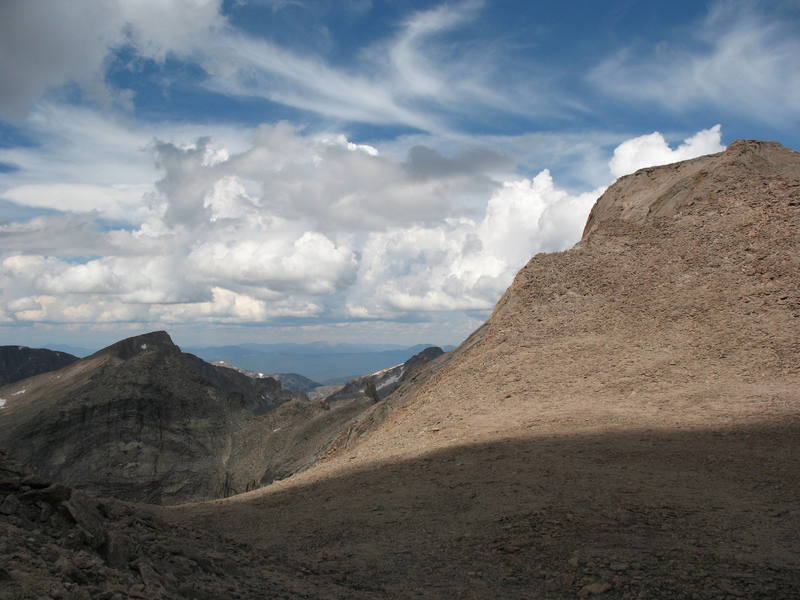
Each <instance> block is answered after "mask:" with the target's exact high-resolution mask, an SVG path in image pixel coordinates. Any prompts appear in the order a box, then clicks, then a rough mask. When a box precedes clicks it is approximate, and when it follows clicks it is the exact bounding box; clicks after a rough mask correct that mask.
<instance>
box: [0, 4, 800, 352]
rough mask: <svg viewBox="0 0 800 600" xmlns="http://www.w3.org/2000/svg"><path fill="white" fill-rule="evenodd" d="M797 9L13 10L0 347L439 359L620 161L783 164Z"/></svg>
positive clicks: (791, 134) (3, 41)
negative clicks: (158, 341) (420, 346)
mask: <svg viewBox="0 0 800 600" xmlns="http://www.w3.org/2000/svg"><path fill="white" fill-rule="evenodd" d="M798 31H800V6H799V5H797V4H796V3H791V2H777V3H768V2H744V1H735V0H734V1H716V2H709V3H697V2H672V3H669V4H662V3H648V2H636V1H617V2H609V3H596V2H588V1H587V2H585V3H582V5H581V7H580V9H576V8H575V6H574V5H573V4H570V5H569V6H567V5H565V3H556V2H546V3H527V2H513V1H507V2H492V3H489V2H480V1H474V0H465V1H461V2H430V1H415V2H406V3H402V6H399V5H397V4H396V3H388V2H379V1H377V0H376V1H370V0H346V1H342V2H336V3H330V2H311V1H309V2H306V1H302V0H250V1H246V0H235V1H224V2H223V1H221V0H160V1H155V0H152V1H143V2H137V3H129V2H123V1H121V0H120V1H117V2H113V1H112V2H109V1H101V0H76V1H74V2H69V3H53V2H48V1H44V0H11V1H7V2H4V3H3V4H2V6H0V80H2V81H3V82H4V83H3V85H2V87H0V340H2V341H1V342H0V343H2V344H13V343H17V344H26V345H31V346H39V345H48V344H52V343H61V344H63V343H69V344H73V345H75V346H84V347H86V346H89V347H99V346H102V345H105V344H107V343H111V342H113V341H115V340H117V339H119V338H122V337H127V336H129V335H134V334H137V333H141V332H144V331H151V330H156V329H167V330H168V331H169V332H170V334H171V335H172V336H173V339H174V340H175V341H176V343H178V344H179V345H195V346H196V345H220V344H226V343H240V342H277V341H293V342H310V341H316V340H324V341H335V342H361V343H366V342H368V343H396V344H407V345H412V344H415V343H419V342H428V343H434V344H442V345H443V344H457V343H458V342H460V341H461V340H462V339H463V338H464V337H465V336H466V335H468V334H469V333H470V332H471V331H472V330H474V329H475V328H476V327H477V326H478V325H480V323H482V322H483V321H484V320H485V319H486V317H487V316H488V315H489V313H490V312H491V310H492V308H493V306H494V304H495V302H496V301H497V299H498V298H499V296H500V295H501V294H502V293H503V291H504V290H505V289H506V287H507V286H508V285H509V283H510V282H511V280H512V278H513V277H514V275H515V273H516V272H517V270H518V269H519V268H520V267H521V266H522V265H523V264H525V262H526V261H527V260H528V259H529V258H530V257H531V256H532V255H533V254H535V253H537V252H540V251H557V250H563V249H566V248H568V247H570V246H571V245H572V244H574V243H575V241H577V240H578V238H579V237H580V233H581V229H582V227H583V224H584V222H585V219H586V216H587V214H588V212H589V209H590V208H591V206H592V204H593V202H594V201H595V200H596V199H597V197H598V196H599V195H600V194H601V193H602V191H603V190H604V189H605V187H606V186H608V185H609V184H610V183H612V182H613V181H614V179H615V178H616V177H619V176H621V175H624V174H627V173H630V172H632V171H634V170H636V169H638V168H641V167H645V166H652V165H657V164H665V163H669V162H674V161H677V160H684V159H687V158H692V157H695V156H700V155H703V154H708V153H712V152H718V151H720V150H722V149H723V148H724V147H725V145H726V144H727V143H730V142H731V141H733V140H734V139H737V138H742V137H746V138H759V139H777V140H779V141H781V143H783V144H785V145H787V146H789V147H793V148H800V128H798V125H800V71H798V69H797V64H796V62H797V56H800V35H799V34H798Z"/></svg>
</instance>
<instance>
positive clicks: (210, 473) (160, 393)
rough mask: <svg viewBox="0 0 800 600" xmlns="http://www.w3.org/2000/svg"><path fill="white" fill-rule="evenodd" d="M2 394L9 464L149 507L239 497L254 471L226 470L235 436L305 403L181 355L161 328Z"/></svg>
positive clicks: (1, 435) (0, 416) (0, 417)
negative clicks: (240, 485)
mask: <svg viewBox="0 0 800 600" xmlns="http://www.w3.org/2000/svg"><path fill="white" fill-rule="evenodd" d="M0 397H2V398H4V399H5V400H6V402H5V406H4V407H3V408H2V411H1V412H0V445H2V447H4V448H6V449H7V450H9V451H10V452H11V453H12V454H13V456H14V457H15V458H16V459H18V460H20V461H22V462H23V463H24V464H25V465H26V466H28V467H29V468H31V469H32V470H34V471H35V472H36V473H38V474H40V475H43V476H47V477H51V478H53V479H54V480H56V481H59V482H62V483H67V484H69V485H73V486H75V487H80V488H85V489H87V490H91V491H92V492H94V493H98V494H101V495H108V496H114V497H117V498H124V499H129V500H135V501H142V502H151V503H176V502H182V501H187V500H201V499H210V498H217V497H221V496H226V495H229V494H230V493H233V492H234V491H236V490H237V488H236V482H238V481H240V480H242V481H244V480H249V479H252V478H254V477H256V475H257V473H250V472H247V473H239V472H237V471H236V470H233V469H232V468H231V467H229V465H228V463H229V459H230V454H231V451H232V448H233V447H234V445H235V444H236V443H239V442H238V440H237V439H236V438H237V435H238V432H239V431H240V430H241V429H242V428H243V427H245V426H247V424H248V422H249V421H252V420H254V419H258V418H259V417H260V416H261V415H264V414H267V413H269V412H270V411H272V410H274V409H275V408H277V407H279V406H280V405H282V404H284V403H285V402H287V401H289V400H293V399H295V400H300V401H302V400H303V399H305V396H303V395H302V394H295V393H292V392H287V391H285V390H282V389H281V386H280V383H279V382H278V381H276V380H275V379H272V378H258V379H254V378H251V377H247V376H245V375H242V374H240V373H237V372H236V371H234V370H231V369H226V368H222V367H215V366H213V365H210V364H208V363H206V362H204V361H202V360H200V359H199V358H197V357H195V356H193V355H191V354H185V353H182V352H181V351H180V349H179V348H178V347H177V346H175V345H174V344H173V343H172V340H171V339H170V338H169V336H168V335H167V334H166V333H165V332H163V331H162V332H155V333H150V334H146V335H141V336H137V337H134V338H129V339H127V340H123V341H121V342H118V343H116V344H114V345H112V346H109V347H108V348H105V349H104V350H101V351H99V352H97V353H95V354H93V355H92V356H89V357H87V358H85V359H83V360H80V361H77V362H74V363H72V364H71V365H69V366H67V367H65V368H63V369H60V370H58V371H53V372H50V373H45V374H42V375H38V376H36V377H32V378H29V379H25V380H23V381H19V382H17V383H14V384H10V385H6V386H4V387H0ZM258 474H260V473H258Z"/></svg>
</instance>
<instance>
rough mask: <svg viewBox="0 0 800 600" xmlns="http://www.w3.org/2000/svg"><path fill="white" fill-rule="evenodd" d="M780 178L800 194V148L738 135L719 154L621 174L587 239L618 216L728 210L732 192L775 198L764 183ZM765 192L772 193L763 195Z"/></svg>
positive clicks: (635, 219)
mask: <svg viewBox="0 0 800 600" xmlns="http://www.w3.org/2000/svg"><path fill="white" fill-rule="evenodd" d="M779 181H780V184H779V185H780V187H782V188H783V189H784V190H786V189H792V188H793V189H794V190H795V196H796V195H797V194H798V193H800V189H798V186H800V152H796V151H794V150H791V149H789V148H786V147H785V146H782V145H781V144H779V143H778V142H771V141H759V140H736V141H735V142H733V143H732V144H731V145H730V146H728V148H727V149H726V150H725V151H724V152H720V153H718V154H709V155H707V156H701V157H699V158H695V159H691V160H686V161H683V162H678V163H673V164H669V165H663V166H659V167H648V168H645V169H639V170H638V171H636V172H635V173H632V174H630V175H626V176H624V177H620V179H619V180H617V182H616V183H615V184H614V185H612V186H611V187H610V188H608V190H606V192H605V193H604V194H603V195H602V196H601V197H600V199H599V200H598V201H597V202H596V203H595V205H594V207H593V208H592V211H591V213H590V214H589V219H588V220H587V222H586V227H585V228H584V231H583V238H582V240H583V241H585V240H587V239H588V238H589V237H591V235H592V234H594V233H595V232H596V231H598V230H601V229H602V228H603V224H604V223H610V222H613V221H620V220H621V221H626V222H628V223H632V224H643V223H645V222H646V221H651V220H653V219H657V218H659V217H674V216H677V215H687V214H690V213H691V214H701V213H706V214H707V213H710V212H718V211H720V210H723V211H724V210H725V208H726V205H728V204H729V203H730V202H731V200H732V198H733V197H735V196H741V195H742V194H745V193H746V194H749V195H750V196H760V198H762V202H763V203H768V202H772V201H774V200H775V199H776V196H775V194H774V193H772V192H773V190H771V189H770V190H767V188H766V187H765V186H767V187H769V186H770V185H772V184H775V183H777V182H779ZM758 186H761V187H760V188H759V189H756V187H758ZM745 190H746V191H745ZM764 191H769V192H770V193H761V194H759V192H764ZM784 195H785V194H784ZM779 196H780V194H779Z"/></svg>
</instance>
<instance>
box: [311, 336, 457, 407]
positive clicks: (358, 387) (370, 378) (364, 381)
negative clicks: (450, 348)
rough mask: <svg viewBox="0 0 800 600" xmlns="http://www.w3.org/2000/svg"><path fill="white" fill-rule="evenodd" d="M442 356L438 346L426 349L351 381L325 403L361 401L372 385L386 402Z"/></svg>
mask: <svg viewBox="0 0 800 600" xmlns="http://www.w3.org/2000/svg"><path fill="white" fill-rule="evenodd" d="M442 354H444V351H443V350H442V349H441V348H439V347H437V346H430V347H429V348H425V349H424V350H423V351H422V352H419V353H417V354H415V355H414V356H412V357H411V358H409V359H408V360H407V361H405V362H403V363H401V364H399V365H395V366H393V367H388V368H386V369H381V370H380V371H376V372H375V373H371V374H369V375H362V376H361V377H356V378H354V379H351V380H350V381H348V382H347V383H346V384H344V386H342V388H341V389H339V390H337V391H336V392H335V393H333V394H330V395H329V396H327V397H326V398H325V401H326V402H327V403H328V404H331V405H334V404H337V403H339V402H344V401H347V400H357V399H361V398H363V397H364V396H365V395H366V390H367V386H368V385H370V384H372V385H373V386H375V394H376V397H377V399H378V400H384V399H385V398H387V397H388V396H389V395H390V394H392V392H394V391H395V390H396V389H397V388H399V387H400V385H402V383H403V382H404V381H408V380H410V379H411V378H412V377H414V375H415V374H416V373H417V372H418V371H419V370H420V369H421V368H422V367H423V366H424V365H425V364H426V363H428V362H429V361H431V360H433V359H435V358H438V357H439V356H441V355H442ZM372 400H375V399H372Z"/></svg>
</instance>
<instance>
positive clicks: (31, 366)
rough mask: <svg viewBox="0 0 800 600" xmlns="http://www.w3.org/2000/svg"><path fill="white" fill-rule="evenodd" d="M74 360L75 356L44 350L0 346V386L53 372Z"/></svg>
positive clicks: (76, 358)
mask: <svg viewBox="0 0 800 600" xmlns="http://www.w3.org/2000/svg"><path fill="white" fill-rule="evenodd" d="M76 360H78V357H77V356H72V354H67V353H66V352H57V351H55V350H47V349H46V348H28V347H27V346H0V385H4V384H6V383H13V382H15V381H19V380H20V379H25V378H27V377H33V376H34V375H38V374H39V373H47V372H48V371H55V370H56V369H60V368H61V367H66V366H67V365H69V364H72V363H74V362H75V361H76Z"/></svg>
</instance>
